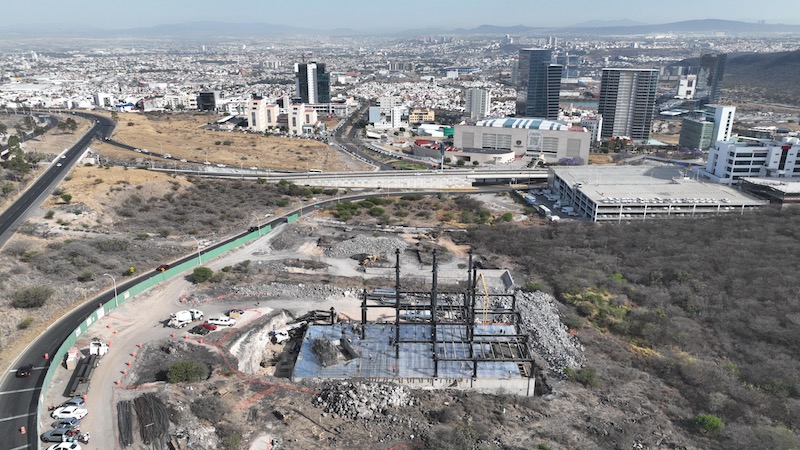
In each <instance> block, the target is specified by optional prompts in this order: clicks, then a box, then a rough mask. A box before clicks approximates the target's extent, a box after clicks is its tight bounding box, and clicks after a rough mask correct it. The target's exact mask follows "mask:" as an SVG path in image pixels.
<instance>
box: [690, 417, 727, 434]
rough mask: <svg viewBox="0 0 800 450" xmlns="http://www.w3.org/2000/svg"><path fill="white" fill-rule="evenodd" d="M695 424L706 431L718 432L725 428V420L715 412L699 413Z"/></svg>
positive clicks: (710, 432)
mask: <svg viewBox="0 0 800 450" xmlns="http://www.w3.org/2000/svg"><path fill="white" fill-rule="evenodd" d="M694 424H695V425H696V426H697V427H698V428H700V430H701V431H702V432H704V433H709V434H717V433H719V432H721V431H722V430H723V429H725V422H723V421H722V419H720V418H719V417H717V416H715V415H713V414H698V415H697V417H695V418H694Z"/></svg>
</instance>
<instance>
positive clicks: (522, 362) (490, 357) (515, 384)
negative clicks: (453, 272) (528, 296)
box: [292, 250, 535, 396]
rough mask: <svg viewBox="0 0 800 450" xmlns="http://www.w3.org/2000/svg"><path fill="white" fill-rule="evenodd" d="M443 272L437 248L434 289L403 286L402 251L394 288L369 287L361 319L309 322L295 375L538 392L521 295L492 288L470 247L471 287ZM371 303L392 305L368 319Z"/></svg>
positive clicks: (527, 393)
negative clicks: (458, 287)
mask: <svg viewBox="0 0 800 450" xmlns="http://www.w3.org/2000/svg"><path fill="white" fill-rule="evenodd" d="M437 271H438V268H437V263H436V253H435V252H434V254H433V275H432V283H431V290H430V291H429V292H406V291H403V289H402V284H401V274H400V251H399V250H397V251H396V266H395V279H396V280H395V284H396V285H395V289H377V290H374V291H372V292H365V293H364V295H363V298H362V304H361V320H360V321H356V322H352V323H334V321H333V320H331V323H330V324H325V325H311V326H309V327H308V329H307V331H306V333H305V335H304V337H303V341H302V346H301V348H300V351H299V354H298V357H297V361H296V364H295V366H294V372H293V375H292V379H293V380H295V381H299V380H303V379H357V380H363V381H374V382H395V383H402V384H406V385H410V386H412V387H416V388H470V389H475V390H479V391H483V392H496V391H497V390H498V389H501V388H502V389H503V391H504V392H507V393H513V394H517V395H524V396H532V395H533V394H534V388H535V381H534V380H535V373H534V372H535V364H534V359H533V354H532V352H531V349H530V346H529V344H528V335H527V334H526V333H524V332H523V330H520V322H521V320H520V315H519V313H518V312H517V310H516V297H515V295H514V294H513V293H512V294H490V293H489V292H488V290H487V289H486V286H485V283H484V282H483V280H482V276H481V275H480V274H479V273H478V270H477V268H475V267H474V265H473V256H472V253H470V255H469V263H468V267H467V289H466V290H464V291H462V292H440V291H439V288H438V283H437ZM509 282H510V280H509ZM372 309H382V310H383V311H386V312H387V313H389V314H388V317H389V318H387V319H386V320H383V321H379V322H375V321H373V322H368V321H367V312H368V310H372ZM392 319H393V320H392Z"/></svg>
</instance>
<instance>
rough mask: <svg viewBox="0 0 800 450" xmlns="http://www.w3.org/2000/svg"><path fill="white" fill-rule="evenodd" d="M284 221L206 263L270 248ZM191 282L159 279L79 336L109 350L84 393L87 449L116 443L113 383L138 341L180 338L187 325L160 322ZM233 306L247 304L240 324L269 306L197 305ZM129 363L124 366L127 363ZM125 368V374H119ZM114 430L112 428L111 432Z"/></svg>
mask: <svg viewBox="0 0 800 450" xmlns="http://www.w3.org/2000/svg"><path fill="white" fill-rule="evenodd" d="M285 227H286V225H284V226H281V227H278V228H277V229H275V230H274V231H273V232H272V233H270V234H268V235H265V236H264V237H262V238H261V239H258V240H256V241H254V242H252V243H251V244H250V245H247V246H244V247H242V248H240V249H238V250H236V251H234V252H231V253H229V254H228V255H226V256H223V257H221V258H219V259H217V260H214V261H210V262H209V263H208V264H207V265H206V266H207V267H211V268H213V269H219V268H221V267H223V266H224V265H229V264H235V263H236V262H239V261H240V260H244V259H247V258H248V257H249V256H250V255H251V254H252V253H253V252H258V251H263V250H264V249H265V248H269V242H270V241H271V240H272V239H274V238H275V237H277V236H278V235H280V233H281V232H282V231H283V229H284V228H285ZM192 289H193V284H192V283H191V282H189V281H188V280H186V278H185V277H175V278H173V279H171V280H169V281H167V282H165V283H162V284H160V285H158V286H156V287H155V288H153V289H152V290H150V291H148V292H146V293H144V294H141V295H139V296H137V297H134V298H133V299H132V300H129V301H128V302H126V303H125V304H123V305H122V306H120V308H118V309H116V310H114V311H113V312H112V313H111V314H109V315H108V316H106V317H104V318H102V319H101V320H100V321H99V322H98V323H97V324H95V325H94V326H93V327H92V328H91V329H90V330H89V331H88V332H87V333H86V334H85V335H84V336H82V337H81V339H80V340H79V341H78V344H77V345H78V347H79V348H82V349H83V348H86V347H88V343H89V341H91V339H92V338H94V337H98V338H100V339H101V340H103V341H105V342H109V343H110V344H111V349H110V351H109V353H108V354H107V355H106V356H105V357H104V358H103V360H102V362H101V364H100V365H99V366H98V367H97V369H96V370H95V372H94V376H93V377H92V383H91V389H90V392H89V395H88V398H87V402H86V403H87V407H88V409H89V411H90V413H89V415H88V416H86V418H85V419H84V420H83V421H82V424H81V427H82V430H83V431H88V432H90V433H91V435H92V441H91V446H90V447H89V448H92V449H94V448H97V449H114V448H119V445H118V443H117V439H116V430H117V423H116V414H115V412H116V408H115V405H114V389H117V388H116V382H117V381H118V380H119V381H121V383H122V385H123V386H124V385H126V382H127V381H128V380H130V379H131V376H132V371H134V370H136V357H135V356H134V355H133V354H134V353H136V352H137V351H138V350H139V347H138V344H146V343H148V342H152V341H158V340H163V339H170V338H171V335H172V334H173V333H176V337H175V339H183V336H184V335H186V334H187V333H186V329H181V330H175V329H172V328H167V327H166V326H165V322H166V320H167V319H168V318H169V315H170V314H171V313H173V312H175V311H178V310H180V309H185V308H186V307H187V306H186V305H185V304H181V303H180V301H179V299H181V298H182V297H185V294H187V293H188V292H190V291H192ZM232 307H242V308H243V309H245V308H244V307H247V309H248V311H247V314H245V315H244V317H243V320H241V321H240V322H239V323H237V325H236V326H242V325H245V324H246V322H247V321H248V319H249V318H256V317H258V316H259V315H260V314H264V313H267V312H269V311H270V308H267V307H262V308H258V309H257V310H256V308H254V306H253V305H252V304H249V305H238V304H224V305H223V304H208V305H205V306H204V307H203V308H202V309H203V311H204V312H205V315H206V317H214V316H220V315H222V314H223V313H224V312H225V311H227V310H228V309H230V308H232ZM129 361H130V362H131V363H132V365H131V366H128V365H127V363H128V362H129ZM123 371H127V372H128V375H125V374H123ZM70 375H71V371H70V372H68V371H66V370H64V369H60V370H59V371H58V372H57V375H56V377H54V382H53V387H52V388H51V389H50V390H49V391H48V395H47V398H46V400H45V404H46V405H55V404H58V403H60V402H63V401H64V400H65V397H64V396H63V395H62V393H63V391H64V388H65V386H66V384H67V383H68V382H69V376H70ZM51 422H52V419H50V417H49V415H47V412H46V411H45V412H43V416H42V417H41V418H40V428H41V430H42V431H45V430H47V429H49V428H50V423H51ZM112 430H113V432H112Z"/></svg>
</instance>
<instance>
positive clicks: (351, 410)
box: [313, 381, 414, 419]
mask: <svg viewBox="0 0 800 450" xmlns="http://www.w3.org/2000/svg"><path fill="white" fill-rule="evenodd" d="M313 402H314V405H315V406H317V407H319V408H322V410H323V411H325V412H326V413H329V414H332V415H333V416H334V417H337V416H338V417H343V418H347V419H370V418H372V417H373V416H376V415H386V414H388V410H389V409H390V408H397V407H402V406H411V405H413V404H414V398H413V397H412V396H411V394H410V393H409V390H408V388H406V387H405V386H400V385H395V384H379V383H359V382H356V383H350V382H346V381H345V382H341V383H332V384H329V385H327V386H325V387H324V388H323V389H322V391H321V392H320V394H319V395H318V396H317V397H315V398H314V400H313Z"/></svg>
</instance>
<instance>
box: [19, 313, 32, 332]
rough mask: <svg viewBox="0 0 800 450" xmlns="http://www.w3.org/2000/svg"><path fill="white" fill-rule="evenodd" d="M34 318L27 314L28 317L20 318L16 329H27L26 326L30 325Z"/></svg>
mask: <svg viewBox="0 0 800 450" xmlns="http://www.w3.org/2000/svg"><path fill="white" fill-rule="evenodd" d="M35 320H36V319H34V318H33V317H31V316H28V317H26V318H24V319H22V320H21V321H20V322H19V323H18V324H17V329H18V330H25V329H27V328H28V327H30V326H31V325H32V324H33V322H34V321H35Z"/></svg>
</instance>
